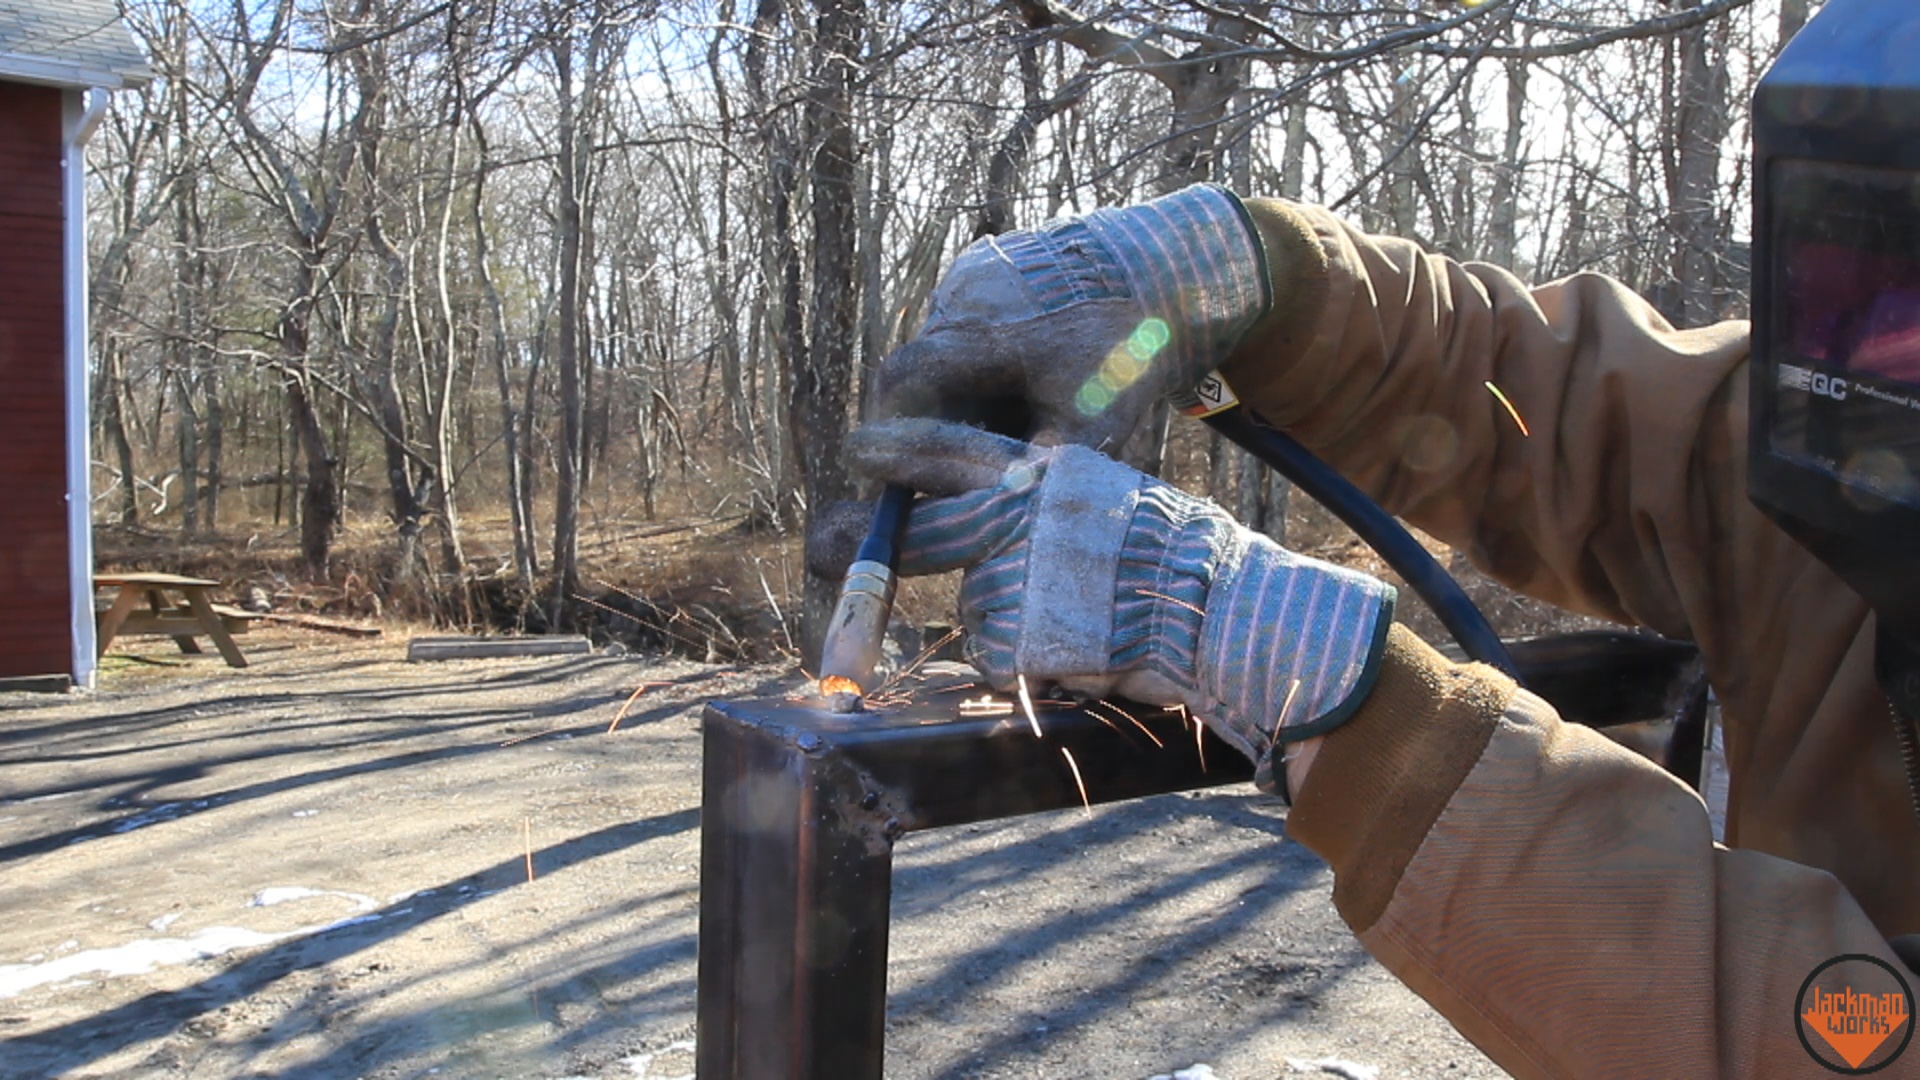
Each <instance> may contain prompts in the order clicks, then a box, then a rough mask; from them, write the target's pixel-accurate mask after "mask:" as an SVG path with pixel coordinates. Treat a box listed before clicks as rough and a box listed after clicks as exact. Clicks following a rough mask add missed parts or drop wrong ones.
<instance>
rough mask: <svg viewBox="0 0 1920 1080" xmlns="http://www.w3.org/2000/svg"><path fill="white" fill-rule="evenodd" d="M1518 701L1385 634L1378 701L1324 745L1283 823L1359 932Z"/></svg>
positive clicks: (1508, 689)
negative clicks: (1324, 873) (1325, 871)
mask: <svg viewBox="0 0 1920 1080" xmlns="http://www.w3.org/2000/svg"><path fill="white" fill-rule="evenodd" d="M1514 692H1515V686H1514V683H1513V681H1512V680H1511V679H1508V678H1507V677H1506V676H1504V675H1501V674H1500V673H1498V672H1496V671H1494V670H1493V669H1492V668H1488V667H1485V666H1482V665H1463V664H1455V663H1452V662H1451V661H1448V660H1447V659H1446V658H1445V657H1442V656H1441V655H1440V654H1439V653H1437V652H1435V651H1434V650H1433V649H1432V648H1431V647H1430V646H1428V645H1427V644H1426V643H1425V642H1423V641H1421V640H1420V639H1419V638H1418V637H1416V636H1415V635H1414V634H1413V633H1412V632H1411V631H1409V630H1407V629H1406V628H1405V627H1401V626H1395V627H1393V628H1392V630H1391V631H1390V632H1389V633H1388V636H1387V644H1386V648H1385V650H1384V654H1383V656H1382V659H1381V663H1380V672H1379V677H1378V679H1377V681H1376V682H1375V684H1374V686H1373V689H1372V692H1371V693H1370V694H1369V695H1368V696H1367V698H1366V700H1365V701H1364V702H1362V703H1361V704H1360V707H1359V708H1358V709H1357V710H1356V711H1355V712H1354V714H1353V716H1352V717H1351V718H1349V720H1348V722H1347V723H1346V724H1344V725H1342V726H1341V727H1340V728H1339V729H1338V730H1336V731H1334V732H1332V733H1331V734H1329V735H1327V736H1326V738H1324V739H1323V740H1321V742H1320V744H1319V746H1318V747H1317V748H1316V750H1315V754H1314V760H1313V761H1312V763H1311V767H1310V768H1308V769H1305V770H1303V771H1304V773H1305V777H1304V781H1303V782H1302V783H1300V784H1299V785H1298V786H1296V787H1294V788H1293V789H1292V796H1293V809H1292V811H1291V812H1290V813H1289V815H1288V819H1287V832H1288V835H1290V836H1292V837H1293V838H1294V839H1295V840H1298V841H1299V842H1300V843H1302V844H1304V845H1306V846H1307V847H1308V848H1310V849H1312V850H1313V851H1314V852H1315V853H1316V854H1318V855H1319V856H1320V857H1321V858H1323V859H1325V860H1327V863H1328V865H1329V866H1331V867H1332V868H1333V874H1334V891H1333V897H1334V904H1335V906H1336V907H1338V908H1339V910H1340V914H1341V917H1342V918H1344V919H1345V920H1346V921H1347V923H1348V925H1349V926H1351V927H1353V929H1354V930H1355V932H1360V931H1363V930H1365V929H1367V928H1368V927H1370V926H1371V925H1373V922H1374V921H1375V920H1376V919H1378V918H1379V916H1380V913H1381V912H1382V911H1384V910H1385V908H1386V905H1387V901H1388V900H1390V899H1391V898H1392V896H1393V893H1394V890H1395V889H1396V888H1398V887H1399V883H1400V876H1401V874H1402V873H1403V872H1404V871H1405V869H1406V867H1407V864H1408V863H1409V862H1411V861H1412V860H1413V856H1414V853H1415V852H1417V851H1418V850H1419V848H1420V845H1421V843H1422V842H1423V841H1424V840H1425V839H1426V836H1427V833H1428V831H1429V830H1431V829H1432V827H1433V823H1434V822H1435V821H1436V820H1437V819H1438V818H1439V816H1440V813H1441V811H1442V810H1444V809H1445V807H1446V805H1447V803H1448V802H1449V801H1450V800H1451V799H1452V798H1453V794H1454V792H1455V791H1456V790H1458V789H1459V787H1460V785H1461V783H1462V782H1463V781H1464V780H1465V779H1466V777H1467V774H1468V773H1469V772H1471V771H1472V769H1473V767H1474V765H1475V764H1476V763H1477V762H1478V761H1479V760H1480V755H1481V753H1482V752H1483V751H1484V750H1485V749H1486V746H1487V742H1488V740H1489V739H1491V738H1492V736H1493V731H1494V727H1495V725H1496V724H1497V723H1498V722H1499V720H1500V717H1501V716H1502V715H1504V714H1505V712H1506V710H1507V708H1508V706H1509V705H1510V704H1511V702H1512V700H1513V695H1514ZM1289 777H1290V779H1291V778H1293V774H1292V773H1289Z"/></svg>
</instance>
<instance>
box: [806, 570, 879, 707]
mask: <svg viewBox="0 0 1920 1080" xmlns="http://www.w3.org/2000/svg"><path fill="white" fill-rule="evenodd" d="M895 588H896V579H895V577H894V573H893V568H892V567H889V566H888V565H887V564H886V563H883V562H873V561H871V560H867V559H862V560H861V561H859V562H856V563H854V564H853V565H852V566H850V567H848V568H847V579H846V583H845V584H843V585H842V586H841V587H840V602H839V603H838V604H836V605H835V606H834V609H833V619H832V621H830V622H829V623H827V636H826V644H825V646H824V647H823V648H822V649H821V652H820V679H821V681H822V682H824V681H826V680H827V679H829V678H832V677H836V676H837V677H839V678H843V679H850V680H852V681H853V682H854V683H855V684H856V685H858V686H859V687H860V689H861V690H862V691H871V690H872V689H873V685H872V683H873V672H874V669H875V668H877V667H879V666H880V646H881V642H882V641H883V640H884V638H885V635H886V632H887V619H888V617H889V616H890V615H891V614H892V612H893V593H894V589H895Z"/></svg>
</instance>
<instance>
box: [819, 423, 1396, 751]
mask: <svg viewBox="0 0 1920 1080" xmlns="http://www.w3.org/2000/svg"><path fill="white" fill-rule="evenodd" d="M851 450H852V456H853V461H854V464H855V467H856V468H858V469H860V470H861V471H862V472H865V473H866V474H868V475H869V476H872V477H875V478H877V479H881V480H886V481H889V482H894V483H903V484H906V485H908V486H910V487H913V488H915V489H916V490H918V491H921V492H923V493H926V494H928V495H934V496H945V497H941V498H932V499H923V500H922V501H921V502H920V503H919V504H917V505H916V506H915V508H914V511H913V514H912V517H911V519H910V521H909V524H908V528H907V534H906V541H905V544H904V547H903V550H902V563H901V571H902V572H903V573H906V574H929V573H941V572H945V571H948V570H955V569H964V570H965V571H966V574H965V576H964V579H963V584H962V586H961V591H960V608H961V618H962V620H963V621H964V623H965V625H966V627H967V629H968V631H969V632H970V633H969V639H968V651H969V654H970V655H969V659H971V660H972V661H973V662H974V664H975V665H976V666H977V667H979V668H980V670H981V671H982V672H983V673H984V674H985V675H986V676H987V678H988V679H989V680H990V681H991V682H992V683H993V684H994V685H995V686H997V687H1000V688H1002V689H1005V688H1008V687H1010V686H1012V685H1013V683H1014V678H1015V676H1016V675H1024V676H1026V678H1027V681H1028V683H1029V684H1030V685H1033V684H1049V683H1050V684H1052V685H1055V686H1059V687H1062V688H1064V689H1066V690H1069V691H1072V692H1076V693H1082V694H1087V695H1091V696H1094V697H1107V696H1113V697H1125V698H1131V699H1134V700H1137V701H1144V702H1147V703H1150V704H1173V703H1176V702H1178V703H1181V704H1184V705H1186V706H1187V708H1188V709H1190V710H1191V711H1192V712H1193V713H1194V714H1195V715H1196V716H1198V717H1200V718H1201V719H1202V720H1203V721H1205V722H1206V723H1207V724H1208V726H1209V727H1211V728H1212V729H1213V730H1214V731H1215V732H1216V733H1217V734H1219V735H1220V736H1221V737H1222V738H1223V739H1225V740H1226V741H1227V742H1229V743H1231V744H1232V745H1234V746H1236V747H1238V748H1239V749H1240V750H1241V751H1242V752H1244V753H1245V754H1246V755H1247V756H1248V757H1249V758H1251V759H1252V760H1253V761H1254V762H1255V764H1256V765H1258V766H1259V769H1258V773H1257V775H1256V780H1257V781H1258V782H1259V783H1261V784H1262V786H1265V787H1267V788H1269V789H1273V788H1275V787H1277V786H1278V785H1277V784H1275V782H1274V780H1275V778H1274V776H1273V774H1272V770H1273V767H1274V765H1273V761H1272V757H1273V753H1274V748H1275V745H1276V743H1279V744H1284V743H1288V742H1293V741H1297V740H1299V739H1304V738H1308V737H1311V736H1314V735H1319V734H1323V733H1325V732H1326V731H1329V730H1331V729H1332V728H1334V727H1335V726H1337V725H1339V724H1340V723H1341V722H1342V721H1344V720H1345V719H1346V718H1347V716H1348V715H1349V714H1351V713H1352V712H1353V710H1354V709H1355V708H1356V707H1358V705H1359V703H1360V701H1361V700H1362V699H1363V698H1365V696H1366V694H1367V692H1368V691H1369V690H1370V689H1371V688H1372V685H1373V680H1374V676H1375V673H1376V669H1377V666H1378V662H1379V658H1380V655H1381V652H1382V649H1383V648H1384V646H1385V643H1386V635H1387V628H1388V625H1389V624H1390V623H1391V622H1392V618H1393V601H1394V591H1393V589H1392V587H1391V586H1388V585H1386V584H1384V583H1382V582H1380V581H1376V580H1374V579H1373V578H1370V577H1367V576H1366V575H1364V574H1359V573H1355V572H1353V571H1350V570H1343V569H1341V568H1339V567H1336V566H1332V565H1329V564H1327V563H1323V562H1318V561H1316V560H1313V559H1307V558H1303V557H1301V556H1299V555H1295V554H1293V553H1292V552H1290V551H1287V550H1286V549H1284V548H1282V547H1280V546H1279V545H1277V544H1275V543H1274V542H1273V541H1271V540H1269V539H1267V538H1266V537H1264V536H1261V535H1260V534H1258V533H1255V532H1252V531H1251V530H1248V529H1245V528H1242V527H1241V526H1240V525H1239V524H1238V523H1237V522H1235V521H1234V520H1233V519H1232V518H1231V517H1229V516H1228V515H1227V514H1226V512H1225V511H1223V510H1221V509H1220V508H1219V507H1217V506H1215V505H1213V504H1212V503H1210V502H1207V501H1205V500H1204V499H1197V498H1195V497H1193V496H1191V495H1188V494H1186V493H1185V492H1182V491H1180V490H1179V489H1178V488H1175V487H1172V486H1170V485H1168V484H1164V483H1161V482H1160V481H1158V480H1155V479H1152V478H1151V477H1148V476H1146V475H1145V474H1142V473H1139V472H1135V471H1134V470H1132V469H1130V468H1127V467H1126V466H1124V465H1121V464H1119V463H1118V462H1116V461H1113V460H1112V459H1110V458H1107V457H1105V456H1103V455H1101V454H1098V453H1096V452H1094V451H1092V450H1089V449H1086V448H1084V447H1079V446H1062V447H1054V448H1039V447H1034V446H1032V445H1029V444H1026V443H1021V442H1016V441H1014V440H1011V439H1005V438H1001V437H1000V436H997V435H991V434H988V433H986V432H983V431H980V430H978V429H976V428H970V427H966V426H964V425H960V424H953V423H946V422H941V421H934V420H925V419H898V420H890V421H882V422H879V423H874V424H869V425H866V426H865V427H862V428H860V429H858V430H857V431H855V432H854V434H853V440H852V443H851ZM1290 697H1291V700H1290V701H1289V698H1290ZM1283 713H1284V715H1283ZM1276 724H1281V725H1284V726H1283V727H1282V729H1281V730H1280V731H1279V733H1278V735H1277V737H1276V733H1275V728H1276Z"/></svg>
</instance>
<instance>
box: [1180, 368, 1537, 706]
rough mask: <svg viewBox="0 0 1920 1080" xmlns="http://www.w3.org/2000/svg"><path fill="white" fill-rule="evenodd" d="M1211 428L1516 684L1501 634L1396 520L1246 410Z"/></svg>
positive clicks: (1471, 652)
mask: <svg viewBox="0 0 1920 1080" xmlns="http://www.w3.org/2000/svg"><path fill="white" fill-rule="evenodd" d="M1207 423H1209V424H1211V425H1212V426H1213V428H1214V430H1215V431H1218V432H1219V433H1220V434H1222V435H1224V436H1226V437H1227V438H1228V439H1230V440H1232V441H1233V442H1234V443H1236V444H1237V445H1239V446H1240V447H1241V448H1242V449H1244V450H1246V451H1247V452H1248V453H1250V454H1252V455H1253V456H1254V457H1256V458H1259V459H1260V460H1261V461H1262V462H1264V463H1265V464H1266V465H1267V467H1268V468H1271V469H1273V470H1275V471H1277V472H1278V473H1280V475H1282V476H1284V477H1286V478H1287V479H1288V480H1291V481H1293V484H1294V486H1295V487H1297V488H1299V489H1300V490H1301V491H1303V492H1305V493H1306V494H1307V496H1308V497H1309V498H1311V499H1313V500H1314V501H1315V502H1317V503H1319V504H1320V505H1322V506H1324V507H1326V508H1327V509H1328V510H1330V511H1332V512H1333V516H1335V517H1337V518H1339V519H1340V520H1341V521H1344V522H1346V523H1347V527H1348V528H1350V529H1352V530H1353V531H1354V532H1356V533H1359V534H1360V539H1362V540H1364V541H1366V542H1367V544H1368V546H1370V547H1372V548H1373V550H1375V551H1377V552H1379V553H1380V557H1381V558H1382V559H1385V560H1386V563H1387V565H1388V566H1391V567H1393V571H1394V573H1396V574H1399V575H1400V577H1401V578H1402V579H1404V580H1405V581H1406V583H1407V584H1408V586H1410V587H1411V588H1412V589H1413V591H1414V592H1416V593H1419V594H1420V599H1422V600H1424V601H1426V603H1427V606H1428V607H1429V608H1432V609H1433V613H1434V614H1435V615H1437V616H1439V618H1440V623H1441V625H1443V626H1445V627H1446V628H1447V632H1448V633H1450V634H1452V635H1453V639H1454V640H1455V641H1457V642H1459V643H1460V648H1462V649H1464V650H1465V651H1466V654H1467V655H1468V656H1469V657H1472V658H1473V659H1475V660H1478V661H1480V662H1481V663H1483V664H1489V665H1492V666H1493V667H1496V668H1499V669H1500V670H1501V671H1504V672H1506V673H1507V674H1508V675H1511V676H1513V677H1514V678H1515V679H1518V678H1519V677H1520V672H1519V669H1518V668H1516V667H1515V666H1514V663H1513V657H1512V656H1510V655H1508V654H1507V647H1506V645H1504V644H1502V643H1501V641H1500V635H1499V634H1496V633H1494V630H1493V626H1492V624H1490V623H1488V622H1487V617H1486V616H1485V615H1483V614H1481V612H1480V609H1479V608H1478V607H1476V606H1475V605H1474V603H1473V600H1472V598H1471V597H1469V596H1467V593H1466V590H1464V589H1462V588H1461V587H1460V583H1459V582H1457V581H1455V580H1453V575H1451V574H1449V573H1447V572H1446V570H1445V569H1444V568H1442V567H1441V565H1440V564H1439V562H1437V561H1436V560H1435V559H1434V557H1433V556H1432V555H1431V554H1429V553H1428V552H1427V549H1426V548H1424V547H1421V546H1420V542H1419V541H1417V540H1415V539H1414V538H1413V536H1412V534H1411V533H1408V532H1407V530H1406V529H1405V528H1403V527H1401V525H1400V523H1399V522H1398V521H1395V520H1394V518H1393V515H1392V514H1389V513H1387V512H1386V511H1385V510H1382V509H1381V508H1380V504H1378V503H1376V502H1374V501H1373V500H1372V499H1370V498H1368V497H1367V496H1366V493H1365V492H1362V491H1361V490H1360V489H1359V488H1357V487H1354V486H1353V485H1352V484H1350V483H1348V482H1347V479H1346V477H1344V476H1341V475H1340V474H1339V473H1337V472H1334V471H1333V469H1332V468H1330V467H1328V465H1327V464H1326V462H1324V461H1321V460H1320V459H1319V458H1317V457H1315V456H1313V452H1312V451H1311V450H1308V449H1307V448H1306V447H1304V446H1301V445H1300V444H1299V443H1298V442H1297V441H1295V440H1294V439H1293V437H1292V436H1290V435H1287V434H1286V433H1285V432H1282V431H1279V430H1277V429H1275V428H1272V427H1269V426H1267V425H1266V424H1264V423H1261V422H1260V421H1259V420H1258V419H1256V418H1255V417H1254V416H1253V415H1252V414H1251V413H1250V412H1248V411H1247V409H1246V408H1245V407H1244V406H1242V407H1237V408H1232V409H1228V410H1227V411H1225V412H1219V413H1215V414H1213V415H1212V416H1209V417H1207Z"/></svg>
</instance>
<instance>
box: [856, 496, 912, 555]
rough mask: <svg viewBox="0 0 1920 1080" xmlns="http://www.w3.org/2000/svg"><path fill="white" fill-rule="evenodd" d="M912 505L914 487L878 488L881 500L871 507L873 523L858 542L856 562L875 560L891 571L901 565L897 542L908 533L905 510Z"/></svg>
mask: <svg viewBox="0 0 1920 1080" xmlns="http://www.w3.org/2000/svg"><path fill="white" fill-rule="evenodd" d="M912 507H913V489H912V488H910V487H907V486H905V485H904V484H888V485H887V486H886V487H884V488H882V489H880V500H879V501H878V502H876V503H875V504H874V507H873V523H872V524H871V525H869V526H868V527H867V535H866V537H865V538H864V539H862V540H861V541H860V550H859V551H858V552H857V553H856V554H855V555H854V559H855V560H856V561H863V562H877V563H879V564H880V565H882V566H885V567H887V568H888V569H890V570H898V569H899V566H900V542H901V540H902V539H904V538H905V537H906V534H907V512H908V511H909V510H910V509H912Z"/></svg>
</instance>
